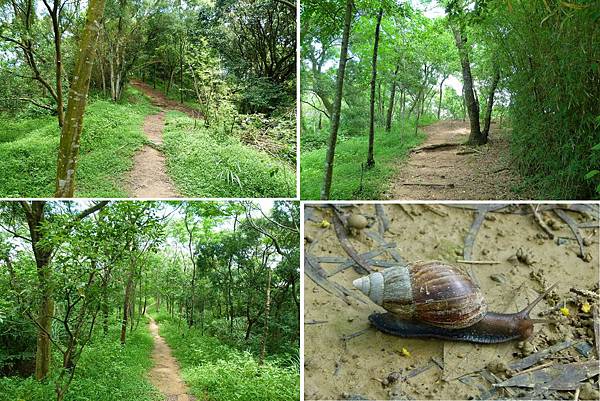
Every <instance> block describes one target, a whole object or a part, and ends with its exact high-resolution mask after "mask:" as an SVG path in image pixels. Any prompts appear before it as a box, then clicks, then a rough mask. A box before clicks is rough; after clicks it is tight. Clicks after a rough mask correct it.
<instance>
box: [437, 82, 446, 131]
mask: <svg viewBox="0 0 600 401" xmlns="http://www.w3.org/2000/svg"><path fill="white" fill-rule="evenodd" d="M446 79H448V76H447V75H446V76H445V77H444V79H442V82H440V101H439V102H438V112H437V118H438V120H439V119H440V111H441V110H442V90H443V85H444V81H446Z"/></svg>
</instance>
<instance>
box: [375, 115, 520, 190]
mask: <svg viewBox="0 0 600 401" xmlns="http://www.w3.org/2000/svg"><path fill="white" fill-rule="evenodd" d="M422 131H424V132H425V133H426V134H427V139H426V140H425V142H424V143H423V144H422V145H421V146H419V147H418V148H415V149H413V151H412V152H411V154H410V156H409V157H408V159H407V161H406V162H404V163H402V164H401V165H400V166H399V167H398V170H397V172H396V174H395V175H394V176H393V177H392V179H391V181H390V185H389V187H388V189H387V190H386V191H385V193H384V194H383V199H482V200H485V199H519V198H520V196H519V195H518V194H516V193H515V192H514V191H513V189H512V188H513V187H514V186H515V185H516V184H517V183H518V182H519V179H518V175H517V173H516V172H515V171H513V170H512V169H511V168H510V162H509V145H510V144H509V134H508V133H507V132H506V130H503V129H501V128H500V127H499V126H498V124H496V123H492V126H491V129H490V136H489V142H488V144H487V145H484V146H480V147H467V146H464V143H465V142H466V141H467V139H468V136H469V123H468V122H463V121H459V120H452V121H438V122H437V123H434V124H431V125H429V126H426V127H423V129H422ZM521 196H523V195H521Z"/></svg>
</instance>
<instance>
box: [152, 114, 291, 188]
mask: <svg viewBox="0 0 600 401" xmlns="http://www.w3.org/2000/svg"><path fill="white" fill-rule="evenodd" d="M263 129H264V128H263ZM267 129H268V127H267ZM259 130H260V129H259V128H254V131H255V132H256V131H259ZM252 131H253V127H252V126H251V124H247V125H246V127H245V129H243V130H242V129H235V130H234V129H233V127H232V126H230V125H225V124H222V125H219V126H218V127H216V126H214V125H213V127H211V128H207V127H205V126H204V125H198V124H196V123H195V122H194V121H193V120H192V119H191V118H189V117H187V116H185V115H183V114H182V113H178V112H171V113H169V114H168V115H167V122H166V127H165V132H164V150H165V153H166V156H167V165H168V171H169V174H170V175H171V176H172V177H173V180H174V181H175V184H176V185H177V187H178V188H179V190H180V192H181V193H182V194H183V195H185V196H189V197H207V198H213V197H214V198H218V197H240V198H244V197H248V198H252V197H280V198H283V197H293V196H294V195H295V192H296V176H295V172H294V169H293V168H292V167H291V166H290V165H289V164H288V163H284V162H281V161H279V160H278V159H277V158H274V157H271V156H270V155H268V154H267V153H264V152H261V151H260V150H258V149H256V148H253V147H250V146H247V145H244V143H243V142H242V141H243V138H242V135H252ZM287 132H294V136H295V130H292V129H287Z"/></svg>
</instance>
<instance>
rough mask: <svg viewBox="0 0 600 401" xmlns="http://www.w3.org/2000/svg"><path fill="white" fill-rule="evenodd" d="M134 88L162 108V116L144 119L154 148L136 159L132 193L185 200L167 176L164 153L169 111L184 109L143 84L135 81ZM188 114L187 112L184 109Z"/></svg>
mask: <svg viewBox="0 0 600 401" xmlns="http://www.w3.org/2000/svg"><path fill="white" fill-rule="evenodd" d="M131 85H132V86H133V87H135V88H137V89H139V90H141V91H142V92H143V93H144V94H145V95H146V96H148V97H149V98H150V101H151V102H152V104H154V105H155V106H158V107H160V109H161V111H160V112H159V113H158V114H153V115H150V116H147V117H146V119H145V120H144V126H143V129H144V133H145V134H146V136H147V137H148V139H149V140H150V141H151V142H152V143H153V145H144V147H143V148H142V150H140V151H139V152H138V153H137V154H136V155H135V158H134V165H133V169H132V170H131V172H130V174H129V179H128V183H129V184H128V187H129V193H130V194H131V196H132V197H134V198H176V197H181V195H179V194H178V193H177V191H176V190H175V185H174V184H173V182H172V181H171V178H170V177H169V175H168V174H167V169H166V163H165V156H164V154H163V153H162V151H160V150H159V149H160V146H161V145H162V143H163V140H162V136H163V130H164V128H165V111H164V110H165V109H175V110H180V109H181V108H183V109H185V107H183V106H182V107H181V108H180V107H177V104H176V102H173V101H171V100H168V99H166V98H165V97H164V95H163V94H162V93H160V92H158V91H156V90H154V89H152V88H151V87H150V86H149V85H146V84H145V83H143V82H139V81H132V82H131ZM172 103H175V104H172ZM181 111H184V110H181Z"/></svg>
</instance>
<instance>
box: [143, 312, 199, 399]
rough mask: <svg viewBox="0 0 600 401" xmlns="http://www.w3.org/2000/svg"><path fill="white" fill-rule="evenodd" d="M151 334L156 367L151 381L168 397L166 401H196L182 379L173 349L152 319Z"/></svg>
mask: <svg viewBox="0 0 600 401" xmlns="http://www.w3.org/2000/svg"><path fill="white" fill-rule="evenodd" d="M150 332H151V333H152V336H153V337H154V350H153V351H152V360H153V361H154V367H153V368H152V370H151V371H150V381H151V382H152V384H154V386H156V388H158V390H159V391H160V392H161V393H162V394H164V395H165V396H166V401H194V400H195V399H196V398H195V397H194V396H192V395H190V394H189V389H188V387H187V386H186V384H185V383H184V382H183V380H182V379H181V373H180V372H179V365H178V364H177V360H176V359H175V358H173V356H172V355H171V348H169V346H168V345H167V343H166V342H165V340H164V339H163V338H162V337H161V336H160V335H159V334H158V325H157V324H156V322H155V321H154V319H150Z"/></svg>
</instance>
